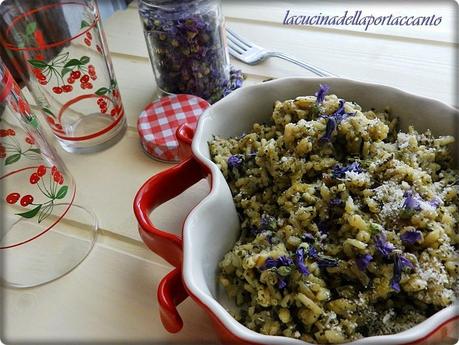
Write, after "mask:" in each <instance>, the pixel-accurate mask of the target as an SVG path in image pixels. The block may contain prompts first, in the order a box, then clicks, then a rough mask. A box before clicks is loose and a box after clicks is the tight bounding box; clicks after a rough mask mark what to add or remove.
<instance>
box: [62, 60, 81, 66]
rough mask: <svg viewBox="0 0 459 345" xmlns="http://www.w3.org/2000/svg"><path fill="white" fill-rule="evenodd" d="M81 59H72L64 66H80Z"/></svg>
mask: <svg viewBox="0 0 459 345" xmlns="http://www.w3.org/2000/svg"><path fill="white" fill-rule="evenodd" d="M80 65H81V63H80V60H78V59H70V60H69V61H68V62H67V63H66V64H65V65H64V68H66V67H73V66H80Z"/></svg>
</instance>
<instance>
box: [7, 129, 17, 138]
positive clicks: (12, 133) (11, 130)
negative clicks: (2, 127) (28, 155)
mask: <svg viewBox="0 0 459 345" xmlns="http://www.w3.org/2000/svg"><path fill="white" fill-rule="evenodd" d="M8 135H9V136H12V137H14V136H15V135H16V132H15V131H14V129H12V128H9V129H8Z"/></svg>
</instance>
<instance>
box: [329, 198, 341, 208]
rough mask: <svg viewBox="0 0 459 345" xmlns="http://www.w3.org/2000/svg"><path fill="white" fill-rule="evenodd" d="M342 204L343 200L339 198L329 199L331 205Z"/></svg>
mask: <svg viewBox="0 0 459 345" xmlns="http://www.w3.org/2000/svg"><path fill="white" fill-rule="evenodd" d="M342 204H343V200H341V199H339V198H334V199H331V200H330V202H329V205H330V206H332V207H337V206H341V205H342Z"/></svg>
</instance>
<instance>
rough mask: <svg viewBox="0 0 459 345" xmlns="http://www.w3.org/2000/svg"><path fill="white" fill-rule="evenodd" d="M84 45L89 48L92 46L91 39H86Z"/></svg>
mask: <svg viewBox="0 0 459 345" xmlns="http://www.w3.org/2000/svg"><path fill="white" fill-rule="evenodd" d="M84 43H85V44H86V45H87V46H88V47H89V46H91V40H90V39H89V38H85V39H84Z"/></svg>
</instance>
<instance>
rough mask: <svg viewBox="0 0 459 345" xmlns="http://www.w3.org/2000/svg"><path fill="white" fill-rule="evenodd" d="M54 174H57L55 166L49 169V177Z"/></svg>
mask: <svg viewBox="0 0 459 345" xmlns="http://www.w3.org/2000/svg"><path fill="white" fill-rule="evenodd" d="M55 173H57V168H56V166H55V165H53V167H52V168H51V175H54V174H55Z"/></svg>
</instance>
